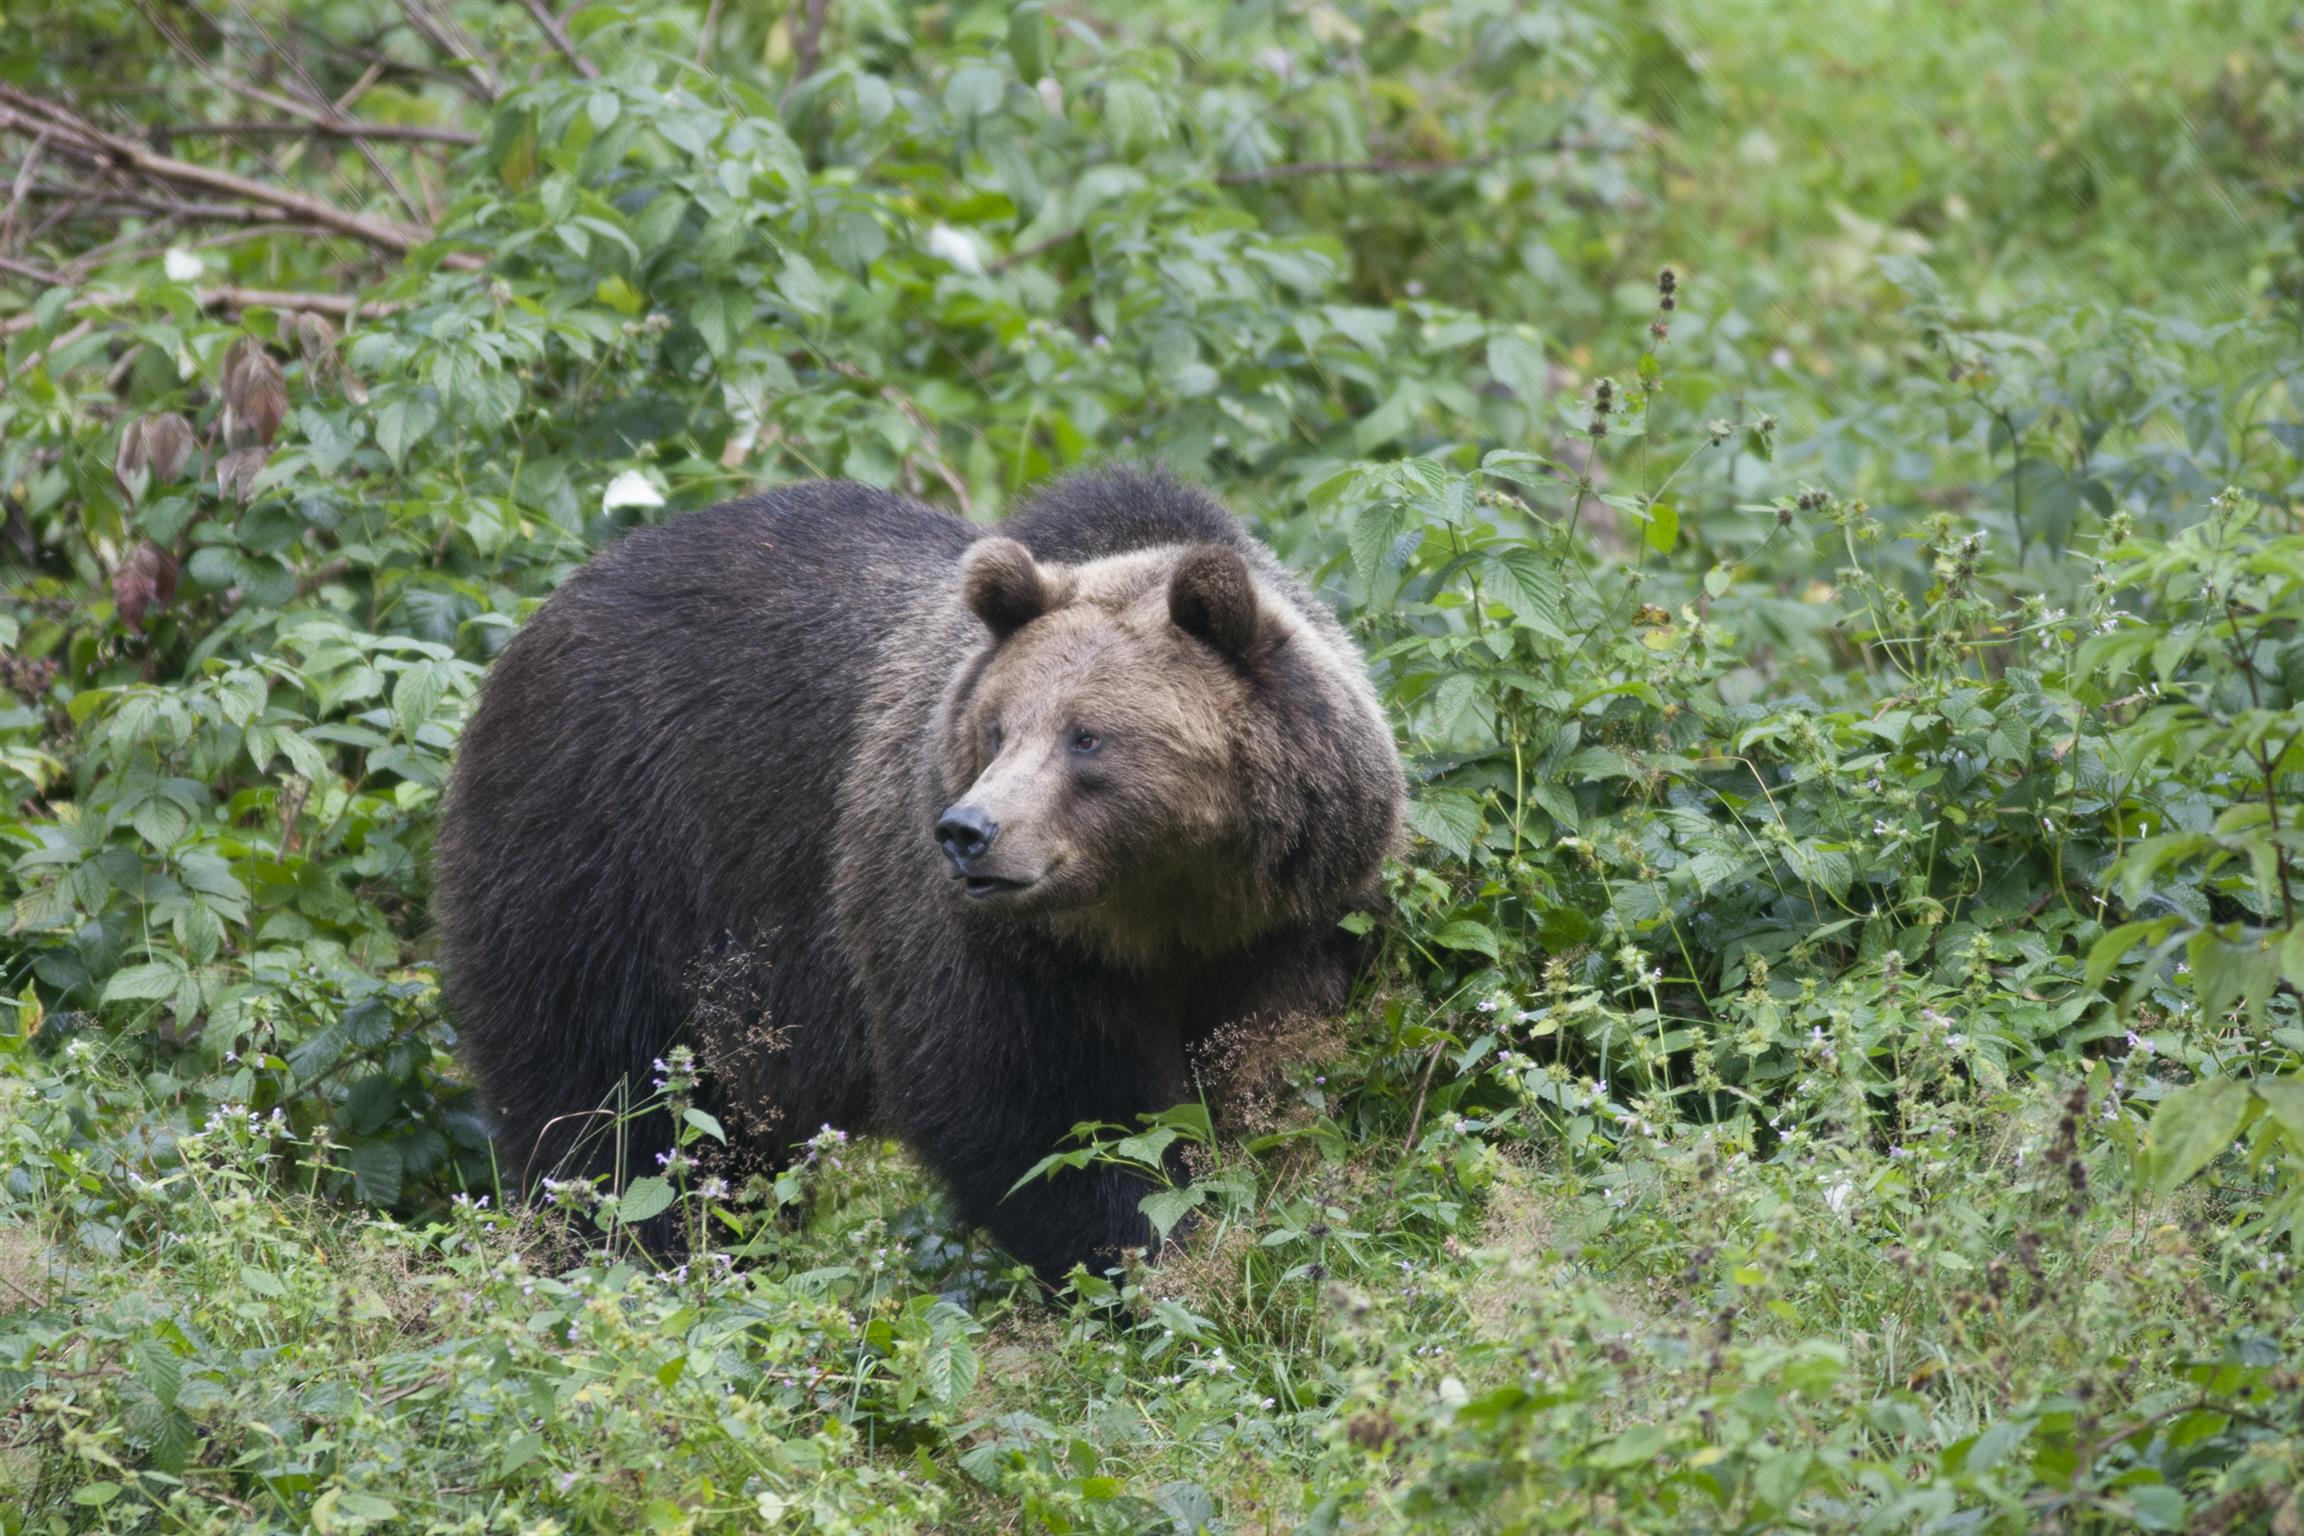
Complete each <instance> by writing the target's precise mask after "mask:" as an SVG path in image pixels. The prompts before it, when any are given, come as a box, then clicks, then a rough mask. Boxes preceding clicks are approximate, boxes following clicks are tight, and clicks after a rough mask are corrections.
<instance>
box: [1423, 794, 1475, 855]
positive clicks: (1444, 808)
mask: <svg viewBox="0 0 2304 1536" xmlns="http://www.w3.org/2000/svg"><path fill="white" fill-rule="evenodd" d="M1408 825H1409V828H1410V829H1411V830H1412V831H1414V832H1415V833H1416V834H1417V835H1418V836H1419V837H1424V838H1428V839H1430V840H1431V841H1432V842H1434V843H1437V844H1439V845H1440V846H1441V847H1442V848H1445V849H1447V850H1448V851H1449V852H1450V853H1452V854H1454V855H1455V856H1456V857H1457V858H1459V859H1468V858H1470V857H1472V842H1473V839H1475V838H1477V837H1478V836H1479V835H1480V802H1479V801H1478V800H1476V799H1474V798H1473V797H1472V796H1470V795H1466V794H1460V793H1458V792H1456V791H1454V790H1445V789H1443V790H1434V791H1431V792H1430V793H1427V794H1424V795H1421V796H1419V797H1417V798H1416V799H1414V800H1411V801H1410V802H1409V803H1408Z"/></svg>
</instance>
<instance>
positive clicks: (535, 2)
mask: <svg viewBox="0 0 2304 1536" xmlns="http://www.w3.org/2000/svg"><path fill="white" fill-rule="evenodd" d="M521 3H522V4H524V5H526V6H527V7H528V14H529V15H531V16H533V17H535V18H536V25H537V26H539V27H542V28H543V29H544V35H545V36H546V37H548V38H550V39H551V40H552V46H553V47H555V48H557V49H559V50H560V51H561V52H562V53H563V54H565V55H567V58H568V62H569V63H571V64H573V65H575V66H576V73H578V74H580V75H582V76H583V77H584V78H585V79H587V80H597V79H599V78H600V66H599V65H597V64H595V63H593V62H592V61H591V60H590V59H588V58H586V57H584V55H582V54H580V53H578V52H577V51H576V44H575V41H574V40H573V39H571V38H570V37H569V36H568V29H567V28H566V27H564V26H562V25H560V18H559V17H557V16H555V15H553V14H552V11H551V9H550V8H549V7H548V6H546V5H545V4H544V0H521Z"/></svg>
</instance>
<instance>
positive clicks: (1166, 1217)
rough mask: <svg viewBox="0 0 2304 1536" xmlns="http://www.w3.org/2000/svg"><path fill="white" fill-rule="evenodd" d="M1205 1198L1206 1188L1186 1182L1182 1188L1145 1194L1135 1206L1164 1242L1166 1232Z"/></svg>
mask: <svg viewBox="0 0 2304 1536" xmlns="http://www.w3.org/2000/svg"><path fill="white" fill-rule="evenodd" d="M1207 1198H1208V1191H1207V1190H1205V1189H1203V1188H1201V1187H1200V1186H1199V1185H1197V1184H1187V1185H1186V1186H1184V1188H1182V1189H1163V1190H1158V1191H1155V1192H1154V1193H1152V1194H1149V1195H1146V1196H1145V1197H1144V1198H1143V1199H1142V1200H1140V1201H1138V1202H1137V1204H1136V1208H1137V1209H1138V1210H1140V1211H1142V1212H1143V1213H1144V1218H1145V1220H1147V1221H1149V1222H1151V1223H1152V1230H1153V1231H1154V1232H1157V1233H1158V1234H1159V1235H1160V1241H1162V1242H1166V1241H1167V1240H1168V1234H1169V1233H1171V1232H1173V1231H1175V1230H1176V1224H1177V1223H1178V1222H1180V1221H1182V1220H1183V1219H1184V1218H1185V1217H1186V1216H1188V1215H1190V1214H1191V1213H1192V1211H1193V1210H1194V1208H1196V1207H1197V1206H1199V1205H1200V1204H1202V1203H1203V1202H1204V1201H1206V1200H1207Z"/></svg>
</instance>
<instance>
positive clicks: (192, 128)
mask: <svg viewBox="0 0 2304 1536" xmlns="http://www.w3.org/2000/svg"><path fill="white" fill-rule="evenodd" d="M160 131H161V132H162V133H165V134H167V135H169V136H170V137H172V138H183V139H189V138H204V137H208V136H211V135H213V136H216V137H225V136H230V137H234V138H252V139H253V138H294V137H298V136H305V137H314V138H324V139H367V140H370V141H371V142H374V143H378V144H386V143H393V142H396V141H397V142H407V143H413V144H453V145H456V146H458V147H460V148H469V147H470V146H472V145H474V144H477V143H479V142H480V135H478V134H476V133H466V132H465V131H464V130H463V129H461V128H433V127H430V126H428V125H426V124H423V123H369V122H362V121H360V120H359V119H357V118H349V117H343V118H334V119H329V118H306V119H304V120H303V121H301V122H294V123H262V122H237V121H236V122H228V123H170V124H168V125H167V126H166V127H164V128H162V129H161V130H160Z"/></svg>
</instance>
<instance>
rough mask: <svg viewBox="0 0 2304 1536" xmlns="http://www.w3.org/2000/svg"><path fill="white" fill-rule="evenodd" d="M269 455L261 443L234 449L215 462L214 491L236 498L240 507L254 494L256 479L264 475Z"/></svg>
mask: <svg viewBox="0 0 2304 1536" xmlns="http://www.w3.org/2000/svg"><path fill="white" fill-rule="evenodd" d="M271 457H272V455H271V453H270V452H269V451H268V450H267V449H266V448H265V447H264V445H263V444H261V443H251V444H249V445H248V446H247V447H245V448H235V449H233V450H232V451H231V452H230V453H227V454H225V455H224V456H223V457H222V458H220V459H218V460H217V461H216V491H217V494H218V495H221V496H233V497H237V498H238V499H239V500H240V502H241V504H242V505H246V503H247V501H248V499H249V498H250V497H252V496H254V495H255V494H256V477H257V476H258V475H260V474H262V473H264V466H265V464H266V463H267V462H268V461H269V460H270V459H271Z"/></svg>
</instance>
